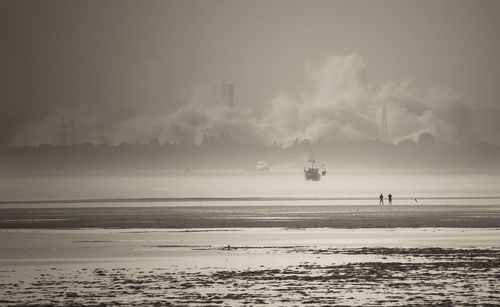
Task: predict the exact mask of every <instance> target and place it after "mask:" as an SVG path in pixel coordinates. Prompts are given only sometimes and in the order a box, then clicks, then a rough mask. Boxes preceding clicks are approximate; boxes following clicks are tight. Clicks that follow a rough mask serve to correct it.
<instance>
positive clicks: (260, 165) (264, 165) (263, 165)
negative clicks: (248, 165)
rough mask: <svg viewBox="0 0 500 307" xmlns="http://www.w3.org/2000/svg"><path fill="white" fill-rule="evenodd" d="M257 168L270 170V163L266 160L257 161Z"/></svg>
mask: <svg viewBox="0 0 500 307" xmlns="http://www.w3.org/2000/svg"><path fill="white" fill-rule="evenodd" d="M255 170H256V171H268V170H269V165H268V164H267V163H266V162H264V161H259V162H257V165H256V166H255Z"/></svg>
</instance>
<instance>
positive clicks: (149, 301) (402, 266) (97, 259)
mask: <svg viewBox="0 0 500 307" xmlns="http://www.w3.org/2000/svg"><path fill="white" fill-rule="evenodd" d="M499 236H500V230H499V229H471V228H394V229H283V228H253V229H249V228H237V229H227V228H225V229H178V230H175V229H149V230H145V229H121V230H118V229H114V230H113V229H108V230H106V229H85V230H23V229H18V230H14V229H9V230H1V231H0V239H1V240H2V242H3V243H5V244H4V245H3V248H2V250H1V251H0V264H1V269H0V290H1V291H0V303H1V304H2V305H6V306H16V305H22V306H26V305H40V304H53V305H83V306H95V305H98V304H105V305H127V306H130V305H136V306H139V305H154V304H158V305H167V306H168V305H172V306H185V305H196V306H200V305H203V306H210V305H214V306H215V305H257V304H273V305H387V306H394V305H405V306H408V305H431V304H433V305H435V304H444V305H467V304H470V305H481V304H492V303H493V304H495V303H498V302H499V301H500V294H499V293H500V285H499V284H498V274H499V273H500V242H499V241H498V237H499ZM228 245H229V247H228Z"/></svg>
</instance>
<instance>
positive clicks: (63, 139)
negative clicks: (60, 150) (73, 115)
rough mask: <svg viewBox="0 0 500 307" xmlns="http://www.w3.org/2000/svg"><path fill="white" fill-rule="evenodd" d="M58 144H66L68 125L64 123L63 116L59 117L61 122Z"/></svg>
mask: <svg viewBox="0 0 500 307" xmlns="http://www.w3.org/2000/svg"><path fill="white" fill-rule="evenodd" d="M59 145H61V146H66V145H68V125H67V124H66V121H65V120H64V117H63V118H61V124H60V125H59Z"/></svg>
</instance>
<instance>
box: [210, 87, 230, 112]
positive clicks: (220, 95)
mask: <svg viewBox="0 0 500 307" xmlns="http://www.w3.org/2000/svg"><path fill="white" fill-rule="evenodd" d="M213 88H214V96H215V100H216V102H217V103H218V104H222V105H227V106H229V107H231V108H232V107H234V101H235V86H234V84H231V83H222V84H219V85H214V87H213Z"/></svg>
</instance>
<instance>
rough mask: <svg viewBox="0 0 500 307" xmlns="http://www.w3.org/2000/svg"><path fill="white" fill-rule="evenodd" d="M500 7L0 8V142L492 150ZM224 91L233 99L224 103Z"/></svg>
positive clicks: (147, 4)
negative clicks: (68, 136)
mask: <svg viewBox="0 0 500 307" xmlns="http://www.w3.org/2000/svg"><path fill="white" fill-rule="evenodd" d="M499 29H500V2H498V1H49V0H48V1H23V0H21V1H5V0H0V37H1V41H2V48H0V64H1V67H2V69H0V84H1V90H0V103H1V109H0V144H3V145H11V144H16V145H29V144H31V145H36V144H40V143H57V141H58V136H59V133H60V126H61V124H62V123H64V124H65V125H66V124H69V123H70V122H73V124H74V131H73V133H74V134H75V138H76V141H77V142H94V143H99V142H109V143H114V144H117V143H119V142H121V141H128V142H132V143H133V142H143V143H145V142H148V141H149V139H151V138H152V137H157V138H159V139H160V141H161V142H175V143H186V144H189V143H197V144H199V143H200V142H201V140H202V139H203V136H204V135H219V134H220V133H229V134H230V135H231V136H232V137H233V139H235V140H239V141H241V142H249V143H262V144H271V143H272V142H274V140H277V141H278V142H280V143H284V144H291V143H292V142H293V140H294V139H295V138H299V139H310V140H311V141H313V142H315V141H319V140H325V141H329V140H341V141H343V140H363V139H375V138H378V137H379V134H380V125H381V120H382V109H383V108H384V107H385V108H386V113H387V126H388V137H389V139H390V140H391V141H393V142H398V141H400V140H402V139H405V138H413V139H415V140H416V139H417V138H418V136H419V135H420V134H422V133H423V132H429V133H431V134H432V135H434V136H435V138H436V139H437V140H438V141H441V142H450V143H461V144H467V143H472V142H475V141H480V140H482V141H487V142H490V143H495V144H500V125H499V124H498V123H499V122H500V111H498V109H500V86H498V82H499V80H500V35H499V34H500V30H499ZM228 86H232V88H233V90H234V93H232V94H229V92H228V88H229V87H228Z"/></svg>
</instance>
